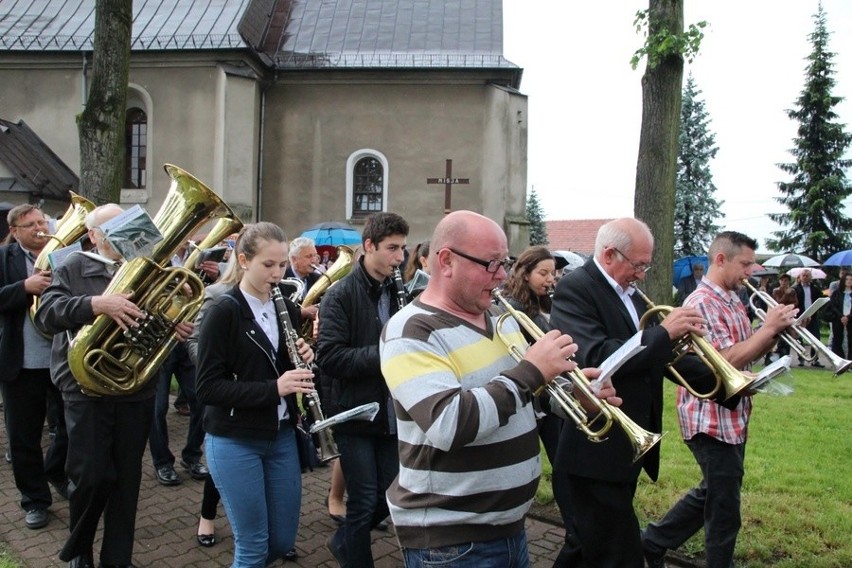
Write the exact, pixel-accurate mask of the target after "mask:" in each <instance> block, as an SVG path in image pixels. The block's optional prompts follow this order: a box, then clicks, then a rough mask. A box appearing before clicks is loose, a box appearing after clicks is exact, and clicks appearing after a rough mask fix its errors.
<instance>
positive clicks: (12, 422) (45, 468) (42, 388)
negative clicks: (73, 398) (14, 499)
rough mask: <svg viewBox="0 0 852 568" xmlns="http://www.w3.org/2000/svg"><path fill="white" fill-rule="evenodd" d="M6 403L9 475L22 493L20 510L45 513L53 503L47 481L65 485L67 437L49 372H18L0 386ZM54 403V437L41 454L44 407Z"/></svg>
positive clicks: (58, 398) (57, 392) (26, 370)
mask: <svg viewBox="0 0 852 568" xmlns="http://www.w3.org/2000/svg"><path fill="white" fill-rule="evenodd" d="M0 385H2V389H3V400H4V401H5V413H6V416H5V420H6V431H7V434H8V436H9V449H10V451H11V455H12V473H13V475H14V476H15V485H16V486H17V488H18V491H20V492H21V507H22V508H23V509H24V510H26V511H29V510H30V509H47V508H48V507H50V505H51V504H52V503H53V498H52V497H51V494H50V486H49V485H48V484H47V482H48V481H52V482H54V483H55V484H57V485H61V484H62V483H64V482H65V456H66V454H67V452H68V435H67V433H66V431H65V419H64V417H63V413H62V395H61V394H60V393H59V389H57V388H56V387H55V386H54V384H53V383H52V382H51V381H50V370H49V369H21V372H20V373H19V374H18V377H17V378H16V379H15V380H14V381H10V382H4V383H0ZM50 399H53V401H54V404H53V406H54V407H55V408H56V410H55V412H56V423H57V424H56V436H55V437H53V439H52V440H51V441H50V446H48V448H47V453H46V454H45V453H42V448H41V439H42V434H43V431H44V420H45V416H46V414H47V404H48V401H49V400H50Z"/></svg>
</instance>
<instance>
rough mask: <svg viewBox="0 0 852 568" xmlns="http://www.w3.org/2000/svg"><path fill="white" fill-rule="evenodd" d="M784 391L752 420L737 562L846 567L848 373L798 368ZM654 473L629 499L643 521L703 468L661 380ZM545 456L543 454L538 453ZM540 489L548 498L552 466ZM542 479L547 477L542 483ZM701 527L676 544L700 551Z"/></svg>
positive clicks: (851, 387)
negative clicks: (660, 430) (661, 433)
mask: <svg viewBox="0 0 852 568" xmlns="http://www.w3.org/2000/svg"><path fill="white" fill-rule="evenodd" d="M787 381H788V382H790V383H791V384H792V385H793V387H794V388H795V392H794V393H793V394H791V395H789V396H786V397H779V396H770V395H758V396H757V398H756V399H755V408H754V411H753V413H752V417H751V421H750V426H749V439H748V444H747V446H746V460H745V469H746V473H745V479H744V481H743V494H742V496H743V504H742V512H743V527H742V529H741V530H740V534H739V538H738V540H737V551H736V562H737V566H738V567H741V568H764V567H770V566H772V567H774V568H793V567H797V568H798V567H808V568H841V567H848V566H852V374H846V375H843V376H841V377H839V378H833V377H832V376H831V373H830V372H827V371H822V370H817V369H811V368H803V369H800V368H798V367H793V368H792V378H791V379H787ZM665 397H666V399H665V410H664V424H665V430H666V431H667V432H668V435H667V436H666V437H665V438H664V439H663V442H662V444H663V448H662V463H661V467H660V479H659V481H658V482H657V483H656V484H655V483H651V482H650V481H649V480H648V477H647V476H646V475H645V474H644V473H643V474H642V476H641V477H640V479H639V486H638V489H637V494H636V500H635V506H636V511H637V514H638V516H639V522H640V524H641V525H642V526H644V525H645V524H647V522H648V521H650V520H655V519H659V518H661V517H662V516H663V515H664V514H665V512H666V511H667V510H668V509H669V507H670V506H671V505H672V504H674V503H675V502H676V501H677V499H678V498H679V497H680V496H681V495H682V494H683V493H684V492H686V491H687V490H688V489H690V488H692V487H693V486H695V485H697V484H698V482H699V480H700V471H699V469H698V466H697V465H696V463H695V460H694V458H693V457H692V454H691V452H690V451H689V449H688V448H687V447H686V445H685V444H683V442H682V440H681V438H680V431H679V429H678V425H677V417H676V414H675V408H674V402H675V387H674V385H672V384H671V383H668V382H667V384H666V395H665ZM542 455H544V454H542ZM545 461H546V458H545ZM545 472H546V474H545V476H543V478H542V483H541V484H540V487H539V494H538V497H537V498H538V500H539V502H541V503H544V502H548V501H550V500H552V499H553V496H552V490H551V488H550V483H549V473H550V465H549V464H545ZM545 477H546V478H547V481H545ZM703 539H704V535H703V531H702V532H699V533H698V535H696V536H695V537H693V538H692V539H691V540H690V541H689V542H687V543H686V544H685V545H684V546H683V547H682V548H681V550H680V551H681V552H682V553H685V554H688V555H696V556H699V557H700V556H703V549H704V540H703Z"/></svg>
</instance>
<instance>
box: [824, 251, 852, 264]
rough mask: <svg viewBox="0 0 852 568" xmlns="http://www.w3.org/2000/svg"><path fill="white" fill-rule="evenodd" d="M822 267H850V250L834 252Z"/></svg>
mask: <svg viewBox="0 0 852 568" xmlns="http://www.w3.org/2000/svg"><path fill="white" fill-rule="evenodd" d="M822 265H823V266H852V250H842V251H840V252H836V253H834V254H833V255H831V256H830V257H828V260H826V261H825V262H823V263H822Z"/></svg>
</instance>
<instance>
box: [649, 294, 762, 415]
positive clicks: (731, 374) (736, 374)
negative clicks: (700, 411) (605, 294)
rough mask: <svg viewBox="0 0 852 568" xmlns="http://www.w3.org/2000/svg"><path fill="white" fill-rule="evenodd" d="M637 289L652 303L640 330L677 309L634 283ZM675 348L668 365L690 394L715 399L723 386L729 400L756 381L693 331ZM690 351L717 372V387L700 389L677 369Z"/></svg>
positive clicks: (714, 372) (672, 373) (678, 342)
mask: <svg viewBox="0 0 852 568" xmlns="http://www.w3.org/2000/svg"><path fill="white" fill-rule="evenodd" d="M633 288H634V289H635V290H636V293H637V294H639V297H640V298H642V301H643V302H645V304H646V305H647V306H648V311H646V312H645V313H644V314H642V318H641V319H640V320H639V329H644V328H645V325H646V324H647V323H648V320H649V319H650V318H651V317H652V316H655V315H662V316H663V317H665V316H667V315H668V314H669V313H671V311H672V310H673V309H674V308H673V307H671V306H658V305H656V304H654V302H652V301H651V299H650V298H649V297H648V296H646V295H645V293H644V292H642V290H640V289H639V287H637V286H636V285H634V286H633ZM673 351H674V353H675V358H674V360H673V361H672V362H671V363H669V364H668V365H666V367H667V368H668V370H669V372H670V373H671V375H672V376H673V377H674V378H675V380H677V382H678V383H680V385H681V386H682V387H683V388H685V389H686V390H687V391H688V392H689V394H691V395H692V396H694V397H696V398H713V397H714V396H716V393H718V392H719V389H722V388H724V389H725V400H728V399H729V398H731V397H732V396H734V395H735V394H739V393H741V392H743V391H745V390H748V388H749V387H751V386H752V384H753V383H754V381H755V379H754V378H749V377H748V376H746V375H745V374H743V373H742V372H740V371H739V370H737V369H736V368H735V367H734V366H733V365H731V364H730V363H728V360H727V359H725V358H724V357H722V356H721V355H720V354H719V352H718V351H716V350H715V349H714V348H713V346H712V345H711V344H710V342H709V341H707V340H706V339H704V338H703V337H701V336H700V335H698V334H695V333H690V334H689V335H688V336H686V337H684V338H682V339H680V340H678V341H677V342H676V343H675V345H674V347H673ZM687 353H694V354H695V355H696V356H697V357H698V358H699V359H701V362H702V363H704V364H705V365H706V366H707V367H708V368H710V370H711V371H713V375H714V376H715V377H716V386H715V387H714V388H712V389H711V390H710V391H709V392H706V393H699V392H696V391H695V390H694V389H693V388H692V387H690V386H689V383H687V382H686V379H684V378H683V376H682V375H681V374H680V373H679V372H678V371H677V369H675V367H674V365H675V363H677V362H678V361H679V360H680V358H681V357H684V356H685V355H686V354H687Z"/></svg>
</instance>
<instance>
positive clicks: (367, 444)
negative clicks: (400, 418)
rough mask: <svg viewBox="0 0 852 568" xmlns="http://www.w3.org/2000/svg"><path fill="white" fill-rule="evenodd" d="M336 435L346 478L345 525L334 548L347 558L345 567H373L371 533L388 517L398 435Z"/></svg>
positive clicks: (335, 541)
mask: <svg viewBox="0 0 852 568" xmlns="http://www.w3.org/2000/svg"><path fill="white" fill-rule="evenodd" d="M340 430H342V428H339V429H338V431H337V432H335V441H336V442H337V449H338V450H339V451H340V465H341V467H342V468H343V477H344V478H345V479H346V494H347V499H346V522H345V523H344V524H343V526H341V527H340V528H339V529H337V532H336V533H335V534H334V536H333V537H332V541H331V546H332V548H334V549H335V551H336V554H338V555H339V556H342V557H343V558H344V559H345V563H344V564H343V566H344V568H370V567H372V566H373V551H372V548H371V545H372V540H371V537H370V530H372V528H373V527H375V526H376V525H377V524H379V523H380V522H381V521H382V520H384V518H385V517H387V516H388V502H387V499H386V498H385V492H386V491H387V489H388V487H389V486H390V484H391V482H392V481H393V480H394V478H395V477H396V474H397V473H398V472H399V450H398V448H397V439H396V436H353V435H346V434H341V433H340Z"/></svg>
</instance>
